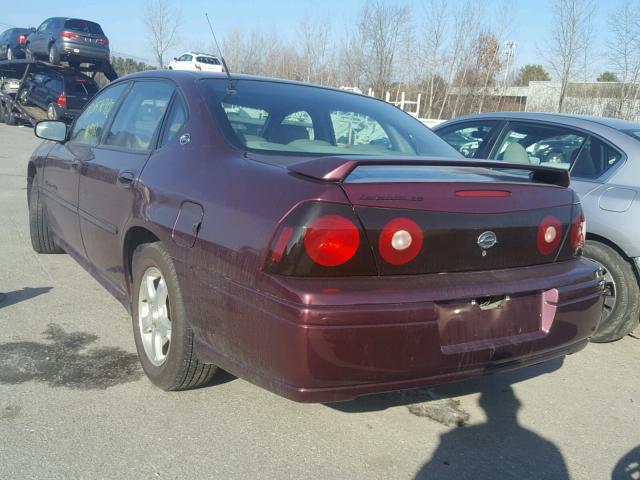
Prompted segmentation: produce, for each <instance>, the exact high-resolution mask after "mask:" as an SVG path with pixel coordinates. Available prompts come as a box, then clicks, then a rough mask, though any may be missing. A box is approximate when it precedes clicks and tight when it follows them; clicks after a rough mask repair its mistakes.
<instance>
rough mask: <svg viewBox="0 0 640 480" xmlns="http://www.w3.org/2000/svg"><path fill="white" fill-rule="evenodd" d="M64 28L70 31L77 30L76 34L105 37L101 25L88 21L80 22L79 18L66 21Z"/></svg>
mask: <svg viewBox="0 0 640 480" xmlns="http://www.w3.org/2000/svg"><path fill="white" fill-rule="evenodd" d="M64 28H66V29H69V30H75V31H76V32H84V33H93V34H95V35H104V32H103V31H102V28H100V25H98V24H97V23H94V22H88V21H87V20H80V19H77V18H71V19H69V20H65V21H64Z"/></svg>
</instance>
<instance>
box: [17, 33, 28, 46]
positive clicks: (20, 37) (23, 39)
mask: <svg viewBox="0 0 640 480" xmlns="http://www.w3.org/2000/svg"><path fill="white" fill-rule="evenodd" d="M18 43H19V44H21V45H22V44H23V43H27V36H26V35H18Z"/></svg>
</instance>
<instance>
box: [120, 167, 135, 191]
mask: <svg viewBox="0 0 640 480" xmlns="http://www.w3.org/2000/svg"><path fill="white" fill-rule="evenodd" d="M135 177H136V175H135V173H133V172H130V171H128V170H125V171H124V172H120V173H119V174H118V183H119V184H120V185H122V186H123V187H128V186H129V185H131V184H132V183H133V180H134V179H135Z"/></svg>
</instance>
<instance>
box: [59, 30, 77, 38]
mask: <svg viewBox="0 0 640 480" xmlns="http://www.w3.org/2000/svg"><path fill="white" fill-rule="evenodd" d="M60 36H61V37H62V38H70V39H71V38H80V35H78V34H77V33H73V32H66V31H63V32H60Z"/></svg>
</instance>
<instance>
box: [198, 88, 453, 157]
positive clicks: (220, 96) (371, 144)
mask: <svg viewBox="0 0 640 480" xmlns="http://www.w3.org/2000/svg"><path fill="white" fill-rule="evenodd" d="M200 88H201V91H202V94H203V96H204V99H205V102H206V103H207V106H208V107H209V110H210V111H211V113H212V114H213V116H214V118H215V119H216V120H217V122H218V124H219V125H220V126H221V127H222V131H223V134H224V135H225V136H227V138H228V139H229V140H230V141H231V142H232V143H234V144H236V145H238V146H240V147H241V148H244V149H247V150H250V151H256V152H260V153H267V154H269V153H271V154H291V155H298V156H299V155H301V154H302V155H312V156H325V155H375V156H396V157H397V156H414V155H421V156H425V155H428V156H439V157H455V158H461V155H460V154H459V153H458V152H457V151H456V150H454V149H453V148H452V147H450V146H449V145H448V144H447V143H446V142H445V141H444V140H441V139H440V138H439V137H438V136H437V135H436V134H435V133H433V132H432V131H431V130H429V129H428V128H427V127H425V126H424V125H422V124H421V123H420V122H419V121H418V120H416V119H414V118H411V117H410V116H409V115H407V114H406V113H404V112H402V111H401V110H399V109H398V108H396V107H394V106H392V105H390V104H388V103H385V102H382V101H379V100H375V99H372V98H369V97H365V96H362V95H356V94H351V93H347V92H341V91H335V90H329V89H324V88H320V87H313V86H307V85H296V84H290V83H280V82H269V81H260V80H244V79H243V80H236V81H234V84H233V88H229V82H228V81H226V80H222V79H203V80H201V81H200Z"/></svg>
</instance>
